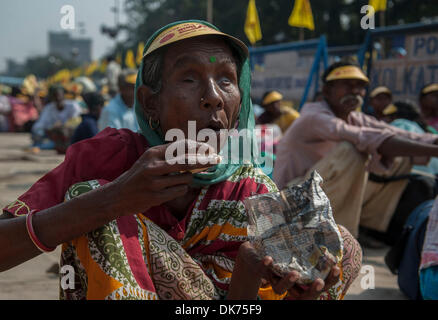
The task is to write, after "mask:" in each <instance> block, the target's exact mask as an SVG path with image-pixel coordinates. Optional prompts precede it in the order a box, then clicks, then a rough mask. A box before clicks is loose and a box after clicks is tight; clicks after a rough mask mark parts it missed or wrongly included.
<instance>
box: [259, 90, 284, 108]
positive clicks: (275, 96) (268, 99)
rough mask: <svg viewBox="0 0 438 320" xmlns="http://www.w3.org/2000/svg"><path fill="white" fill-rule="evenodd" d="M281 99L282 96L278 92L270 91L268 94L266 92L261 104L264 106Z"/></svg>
mask: <svg viewBox="0 0 438 320" xmlns="http://www.w3.org/2000/svg"><path fill="white" fill-rule="evenodd" d="M282 99H283V96H282V95H281V93H280V92H277V91H272V92H271V93H270V94H268V95H267V96H266V97H265V98H264V99H263V101H262V105H264V106H266V105H268V104H270V103H272V102H275V101H280V100H282Z"/></svg>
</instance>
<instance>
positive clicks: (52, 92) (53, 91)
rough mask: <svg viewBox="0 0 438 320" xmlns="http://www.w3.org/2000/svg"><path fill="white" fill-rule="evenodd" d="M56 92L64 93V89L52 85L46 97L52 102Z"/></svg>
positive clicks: (57, 85)
mask: <svg viewBox="0 0 438 320" xmlns="http://www.w3.org/2000/svg"><path fill="white" fill-rule="evenodd" d="M58 91H62V93H65V89H64V87H63V86H61V85H59V84H54V85H52V86H50V88H49V92H48V93H47V97H48V98H49V99H50V100H52V99H53V98H54V97H55V94H56V93H57V92H58Z"/></svg>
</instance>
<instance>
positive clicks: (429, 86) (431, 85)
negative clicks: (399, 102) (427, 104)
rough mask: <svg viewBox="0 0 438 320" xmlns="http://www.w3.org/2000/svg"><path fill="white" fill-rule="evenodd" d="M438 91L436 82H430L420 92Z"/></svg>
mask: <svg viewBox="0 0 438 320" xmlns="http://www.w3.org/2000/svg"><path fill="white" fill-rule="evenodd" d="M435 91H438V83H432V84H430V85H428V86H427V87H426V88H424V89H423V90H422V91H421V93H422V94H428V93H431V92H435Z"/></svg>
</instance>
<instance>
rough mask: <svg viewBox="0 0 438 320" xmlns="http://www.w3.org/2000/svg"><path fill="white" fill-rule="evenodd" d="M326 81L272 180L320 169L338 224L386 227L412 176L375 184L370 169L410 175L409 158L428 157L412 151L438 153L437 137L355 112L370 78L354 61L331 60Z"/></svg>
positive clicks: (283, 144)
mask: <svg viewBox="0 0 438 320" xmlns="http://www.w3.org/2000/svg"><path fill="white" fill-rule="evenodd" d="M322 80H323V94H324V101H321V102H316V103H308V104H306V105H304V107H303V109H302V112H301V115H300V117H299V118H298V119H297V120H296V121H295V122H294V123H293V124H292V125H291V126H290V127H289V129H288V130H287V131H286V133H285V135H284V136H283V138H282V140H281V141H280V143H279V145H278V147H277V159H276V162H275V166H274V174H273V178H274V181H275V182H276V183H277V185H278V187H279V188H283V187H285V186H286V185H288V184H290V183H295V182H299V181H301V180H302V179H303V178H304V177H305V176H307V175H308V174H309V173H310V172H311V171H312V170H316V171H318V173H319V174H320V175H321V176H322V177H323V179H324V185H323V189H324V191H325V192H326V194H327V196H328V197H329V199H330V202H331V205H332V208H333V214H334V217H335V220H336V222H337V223H338V224H342V225H344V226H345V227H346V228H347V229H348V230H349V231H350V232H351V233H352V234H353V235H354V236H356V237H357V236H358V231H359V224H360V225H362V226H364V227H367V228H369V229H372V230H376V231H380V232H385V231H386V229H387V227H388V224H389V222H390V220H391V217H392V214H393V212H394V210H395V208H396V205H397V203H398V201H399V198H400V196H401V193H402V192H403V190H404V188H405V186H406V184H407V180H401V181H397V182H391V183H386V184H385V183H379V184H378V183H374V182H370V181H368V171H372V172H374V173H377V174H380V175H382V174H384V175H391V176H392V175H400V174H404V173H408V172H409V171H410V169H411V166H412V159H413V160H414V161H415V163H420V162H421V161H424V160H425V159H424V158H422V159H419V158H407V157H413V156H427V157H430V156H437V155H438V146H435V145H434V144H433V143H435V142H436V141H437V138H438V136H436V135H432V134H415V133H411V132H407V131H404V130H400V129H398V128H395V127H393V126H390V125H388V124H386V123H384V122H382V121H378V120H377V119H376V118H374V117H372V116H368V115H365V114H363V113H361V112H357V111H355V110H356V109H357V108H359V107H360V106H361V104H362V102H363V97H364V96H365V88H366V86H367V84H368V82H369V81H368V78H367V77H366V76H365V74H364V73H363V72H362V70H361V69H360V68H359V67H358V66H356V65H355V64H354V63H349V62H337V63H335V64H333V65H331V66H330V67H329V68H328V69H327V70H326V71H325V73H324V74H323V77H322ZM397 156H401V157H405V158H395V157H397ZM426 160H428V159H426Z"/></svg>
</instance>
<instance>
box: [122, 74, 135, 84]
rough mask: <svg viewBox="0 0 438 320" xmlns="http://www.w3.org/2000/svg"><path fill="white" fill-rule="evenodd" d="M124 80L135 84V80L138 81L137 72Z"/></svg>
mask: <svg viewBox="0 0 438 320" xmlns="http://www.w3.org/2000/svg"><path fill="white" fill-rule="evenodd" d="M124 80H125V82H126V83H130V84H135V82H136V81H137V74H136V73H134V74H128V75H127V76H126V77H125V79H124Z"/></svg>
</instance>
